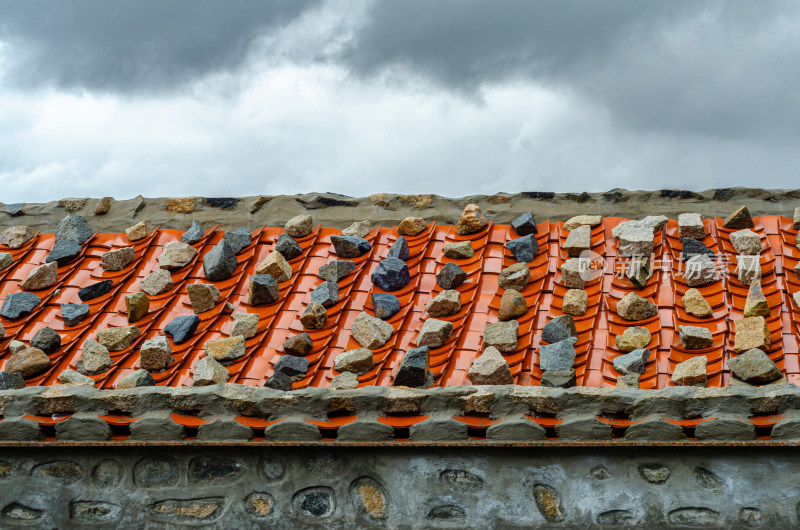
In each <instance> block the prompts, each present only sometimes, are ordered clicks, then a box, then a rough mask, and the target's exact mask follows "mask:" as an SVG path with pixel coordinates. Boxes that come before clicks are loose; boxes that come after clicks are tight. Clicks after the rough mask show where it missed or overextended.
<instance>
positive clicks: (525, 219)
mask: <svg viewBox="0 0 800 530" xmlns="http://www.w3.org/2000/svg"><path fill="white" fill-rule="evenodd" d="M511 227H512V228H513V229H514V232H516V233H517V235H518V236H519V237H522V236H527V235H529V234H535V233H536V231H537V230H538V228H537V226H536V219H534V218H533V213H531V212H525V213H524V214H522V215H520V216H519V217H517V218H516V219H514V220H513V221H511Z"/></svg>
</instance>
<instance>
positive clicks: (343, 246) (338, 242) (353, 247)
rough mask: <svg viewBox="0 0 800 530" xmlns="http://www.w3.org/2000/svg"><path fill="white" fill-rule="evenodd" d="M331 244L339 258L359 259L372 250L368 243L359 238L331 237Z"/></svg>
mask: <svg viewBox="0 0 800 530" xmlns="http://www.w3.org/2000/svg"><path fill="white" fill-rule="evenodd" d="M331 243H332V244H333V250H334V252H336V255H337V256H339V257H340V258H360V257H361V256H363V255H364V254H366V253H367V252H369V251H370V250H372V245H371V244H370V242H369V241H367V240H366V239H363V238H361V237H350V236H331Z"/></svg>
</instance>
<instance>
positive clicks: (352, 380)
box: [331, 372, 358, 390]
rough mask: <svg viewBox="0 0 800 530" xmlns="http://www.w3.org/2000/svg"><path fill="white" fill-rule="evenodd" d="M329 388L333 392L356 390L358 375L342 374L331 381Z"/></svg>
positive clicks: (352, 373) (351, 373)
mask: <svg viewBox="0 0 800 530" xmlns="http://www.w3.org/2000/svg"><path fill="white" fill-rule="evenodd" d="M331 388H332V389H334V390H352V389H354V388H358V374H356V373H354V372H342V373H340V374H336V375H335V376H333V379H331Z"/></svg>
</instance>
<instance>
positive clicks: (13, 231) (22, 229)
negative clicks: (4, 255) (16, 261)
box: [0, 225, 36, 249]
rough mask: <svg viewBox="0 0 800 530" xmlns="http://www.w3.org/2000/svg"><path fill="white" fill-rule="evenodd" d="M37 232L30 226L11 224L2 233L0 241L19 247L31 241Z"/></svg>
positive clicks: (12, 246)
mask: <svg viewBox="0 0 800 530" xmlns="http://www.w3.org/2000/svg"><path fill="white" fill-rule="evenodd" d="M35 235H36V232H35V231H34V230H33V229H32V228H31V227H29V226H24V225H19V226H11V227H9V228H6V229H5V230H3V232H2V233H0V243H2V244H3V245H6V246H7V247H9V248H12V249H17V248H20V247H21V246H22V245H24V244H25V243H27V242H28V241H30V240H31V239H32V238H33V236H35Z"/></svg>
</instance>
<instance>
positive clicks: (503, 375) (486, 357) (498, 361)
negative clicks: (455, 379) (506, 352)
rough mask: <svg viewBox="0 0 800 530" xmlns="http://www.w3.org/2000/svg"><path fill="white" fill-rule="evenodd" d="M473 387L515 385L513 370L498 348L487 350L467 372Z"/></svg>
mask: <svg viewBox="0 0 800 530" xmlns="http://www.w3.org/2000/svg"><path fill="white" fill-rule="evenodd" d="M467 377H468V378H469V380H470V382H471V383H472V384H473V385H513V384H514V378H513V377H512V376H511V368H509V366H508V362H506V360H505V358H503V355H502V354H501V353H500V352H499V351H498V350H497V348H492V347H489V348H486V349H485V350H484V351H483V353H481V354H480V356H479V357H477V358H476V359H475V360H474V361H473V362H472V366H471V367H470V369H469V372H467Z"/></svg>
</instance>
